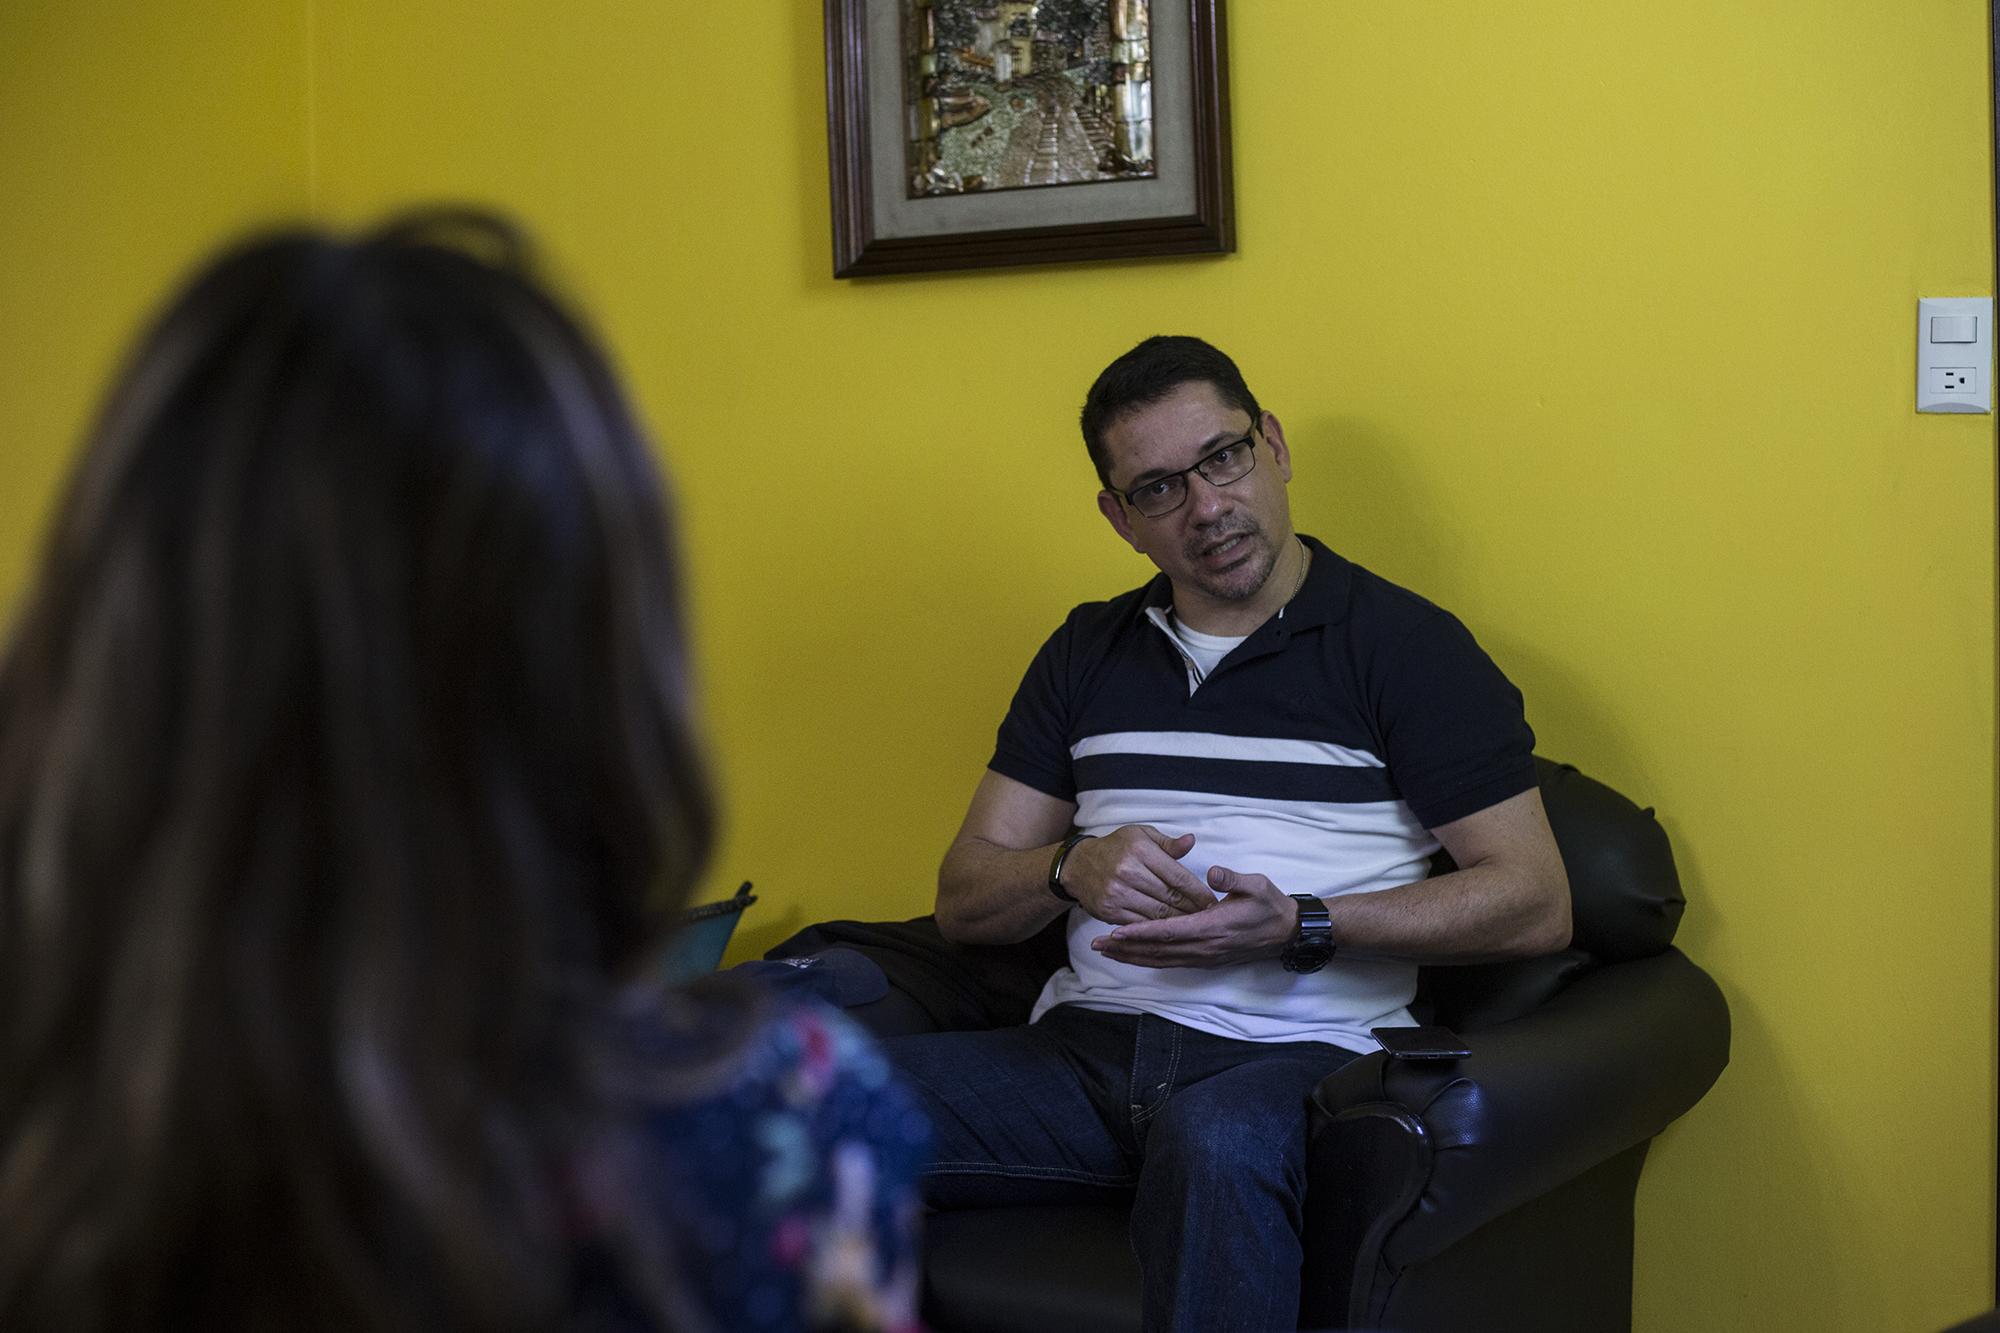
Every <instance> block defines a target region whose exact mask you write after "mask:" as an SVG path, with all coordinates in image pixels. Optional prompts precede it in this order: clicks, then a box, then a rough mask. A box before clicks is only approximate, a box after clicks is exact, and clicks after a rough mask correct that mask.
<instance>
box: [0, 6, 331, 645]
mask: <svg viewBox="0 0 2000 1333" xmlns="http://www.w3.org/2000/svg"><path fill="white" fill-rule="evenodd" d="M305 49H306V12H305V10H304V9H303V8H302V7H301V6H299V5H297V4H284V5H276V4H270V3H261V2H260V0H176V2H175V3H174V4H172V5H164V4H158V3H154V2H153V0H0V614H4V612H5V609H6V608H7V606H8V605H9V604H10V603H11V602H12V601H13V600H14V597H15V594H16V593H17V591H18V589H19V588H20V586H21V584H22V583H23V581H24V580H25V579H26V577H27V571H28V569H29V568H30V567H31V565H32V563H33V560H34V558H35V555H36V550H37V542H38V540H39V537H40V533H41V529H42V524H43V522H44V520H45V518H46V517H47V511H48V507H49V505H50V504H51V502H52V501H53V498H54V495H55V491H56V485H57V482H58V480H59V479H60V477H61V475H62V471H63V469H64V467H65V466H66V464H67V462H68V459H69V455H70V450H71V448H72V447H73V445H74V442H75V440H76V437H77V435H78V433H79V432H80V430H81V429H82V427H83V424H84V422H85V420H86V418H87V417H88V415H89V413H90V412H91V411H92V410H93V409H94V408H95V405H96V398H97V395H98V394H99V392H100V391H101V390H102V389H103V387H104V384H105V381H106V379H107V378H108V376H109V374H110V370H111V367H112V366H113V365H114V364H115V362H116V360H117V358H118V357H119V356H120V355H121V354H122V353H123V352H124V350H125V345H126V343H127V341H128V340H129V339H130V337H131V336H132V333H133V330H134V328H135V326H136V325H137V323H138V321H139V320H140V319H141V317H142V316H143V315H144V314H145V312H146V311H147V310H148V309H149V308H150V307H151V305H152V303H153V302H155V301H156V300H158V299H159V298H160V297H161V295H162V294H163V292H164V290H165V288H166V286H167V284H169V283H170V282H171V281H172V280H173V279H174V277H175V276H176V275H177V274H178V273H179V272H180V271H181V270H182V269H183V268H184V267H185V266H187V265H188V264H189V263H191V262H193V261H194V260H196V259H198V258H199V257H200V256H201V254H202V253H203V252H204V251H205V250H207V249H208V248H209V247H210V246H211V245H213V244H214V243H215V242H216V240H217V238H218V237H220V236H223V235H225V234H228V233H230V232H233V231H235V230H237V229H239V228H241V227H243V226H245V225H247V224H248V223H250V222H252V221H254V220H259V219H264V218H268V217H271V216H273V215H283V214H292V213H300V212H303V211H304V210H305V207H306V173H307V140H306V111H307V103H306V84H305V61H304V53H305Z"/></svg>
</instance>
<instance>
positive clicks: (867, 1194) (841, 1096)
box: [581, 1001, 930, 1333]
mask: <svg viewBox="0 0 2000 1333" xmlns="http://www.w3.org/2000/svg"><path fill="white" fill-rule="evenodd" d="M640 1043H641V1045H642V1047H643V1048H644V1050H645V1051H646V1053H647V1054H648V1055H649V1056H650V1057H652V1058H653V1059H655V1060H658V1061H660V1062H661V1063H662V1064H663V1065H671V1064H672V1063H675V1062H676V1061H678V1062H679V1063H686V1061H687V1059H688V1055H689V1052H688V1051H686V1050H685V1049H682V1048H684V1047H685V1046H686V1045H687V1042H686V1040H685V1039H683V1038H679V1037H676V1036H675V1035H674V1033H673V1032H672V1030H671V1029H670V1028H669V1027H666V1026H660V1027H654V1028H653V1029H652V1030H651V1031H650V1032H646V1033H643V1034H641V1035H640ZM725 1069H726V1079H725V1080H724V1082H723V1083H722V1084H721V1086H717V1087H713V1088H710V1089H709V1090H708V1091H706V1092H704V1093H701V1094H698V1095H695V1096H692V1097H688V1098H684V1099H675V1100H672V1101H664V1102H654V1103H653V1104H650V1105H648V1106H646V1107H644V1109H643V1111H642V1116H641V1127H642V1130H643V1134H642V1139H641V1143H640V1145H639V1151H640V1152H641V1153H642V1154H643V1156H644V1157H645V1158H646V1159H648V1160H646V1162H645V1163H644V1164H643V1166H641V1167H639V1168H638V1170H637V1171H636V1172H630V1171H628V1173H627V1177H626V1179H625V1180H623V1181H622V1182H620V1184H619V1186H618V1187H617V1189H616V1193H617V1194H618V1195H621V1196H622V1197H624V1198H625V1199H627V1200H630V1199H632V1198H633V1197H634V1194H635V1193H644V1194H645V1195H648V1196H651V1201H652V1203H653V1206H654V1208H655V1209H656V1210H657V1211H658V1212H659V1213H660V1214H662V1216H661V1217H660V1218H659V1219H658V1220H659V1223H660V1224H661V1226H662V1227H663V1228H664V1235H665V1236H666V1237H670V1238H671V1239H670V1240H669V1241H668V1242H667V1243H668V1244H669V1246H670V1247H671V1250H672V1253H673V1256H674V1257H673V1260H672V1268H673V1269H674V1272H673V1276H672V1277H671V1279H670V1285H671V1286H672V1287H675V1288H678V1289H679V1291H680V1293H682V1295H683V1297H684V1298H685V1300H686V1303H687V1305H689V1306H692V1307H693V1309H692V1310H691V1311H690V1313H691V1314H692V1315H693V1316H694V1317H693V1319H692V1320H690V1321H689V1322H695V1323H707V1324H708V1325H709V1326H710V1327H712V1328H714V1329H718V1330H729V1331H730V1333H735V1331H736V1330H744V1331H745V1333H761V1331H763V1330H791V1329H802V1330H814V1331H815V1333H819V1331H831V1330H841V1331H843V1333H844V1331H846V1330H857V1331H859V1330H865V1331H867V1333H877V1331H879V1333H916V1330H918V1329H919V1328H920V1325H919V1323H918V1321H917V1315H916V1307H917V1229H918V1225H919V1214H920V1205H919V1203H918V1197H917V1187H916V1182H917V1176H918V1173H919V1172H920V1171H921V1170H922V1169H923V1166H924V1164H925V1162H926V1160H927V1156H928V1152H929V1146H930V1131H929V1126H928V1125H927V1124H926V1122H925V1120H924V1118H923V1114H922V1112H921V1111H919V1110H918V1109H917V1106H916V1103H915V1101H914V1099H912V1098H911V1097H910V1095H909V1094H908V1093H906V1092H905V1091H904V1090H903V1088H902V1087H901V1086H900V1085H899V1084H898V1083H897V1082H896V1080H895V1077H894V1076H893V1075H892V1074H891V1072H890V1069H889V1065H888V1063H887V1061H886V1060H884V1058H883V1057H882V1055H881V1053H880V1052H879V1051H878V1050H877V1049H876V1047H875V1045H874V1043H873V1042H872V1041H871V1040H870V1039H869V1038H868V1037H867V1035H866V1034H864V1033H863V1032H862V1031H861V1030H860V1029H859V1028H857V1027H856V1026H855V1025H854V1024H853V1023H852V1022H850V1021H848V1020H847V1019H845V1018H843V1017H842V1016H841V1015H840V1014H839V1013H837V1012H836V1011H834V1010H832V1009H829V1008H826V1007H825V1006H823V1005H819V1004H817V1003H797V1002H789V1001H788V1002H786V1003H784V1004H782V1005H774V1006H773V1007H772V1008H771V1010H770V1012H769V1013H768V1014H767V1015H766V1017H765V1018H764V1020H763V1021H762V1022H761V1023H759V1025H758V1026H757V1027H756V1028H755V1030H754V1031H753V1032H752V1033H750V1034H749V1036H748V1037H747V1038H746V1039H743V1040H742V1041H741V1043H740V1045H738V1046H737V1047H736V1049H735V1050H734V1051H733V1052H732V1053H731V1054H730V1056H729V1057H728V1059H727V1061H726V1065H725ZM635 1175H636V1176H637V1177H640V1178H643V1179H644V1180H645V1181H646V1182H647V1183H646V1184H645V1185H644V1186H643V1187H640V1188H639V1189H637V1190H635V1180H634V1176H635ZM611 1271H612V1269H611V1268H609V1267H607V1268H604V1269H601V1270H599V1277H600V1278H603V1277H607V1276H608V1275H609V1274H610V1272H611ZM610 1285H611V1286H612V1287H614V1288H618V1289H619V1290H616V1291H607V1290H606V1289H605V1286H604V1285H603V1283H602V1282H601V1281H600V1282H593V1281H591V1280H590V1268H589V1266H588V1265H586V1280H585V1288H584V1295H583V1300H582V1306H583V1308H582V1310H581V1313H582V1315H583V1318H582V1320H581V1322H582V1323H583V1324H584V1325H585V1326H587V1327H591V1328H619V1329H638V1328H651V1327H654V1326H655V1325H656V1324H657V1323H658V1320H657V1319H647V1318H641V1317H639V1316H638V1314H637V1313H636V1306H637V1305H638V1304H639V1302H637V1301H636V1300H635V1299H634V1295H635V1294H634V1293H633V1292H632V1291H631V1290H630V1288H631V1285H632V1283H631V1282H630V1281H629V1280H624V1281H621V1280H619V1279H616V1278H611V1279H610ZM607 1298H609V1299H607Z"/></svg>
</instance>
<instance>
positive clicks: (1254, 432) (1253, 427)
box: [1111, 420, 1263, 518]
mask: <svg viewBox="0 0 2000 1333" xmlns="http://www.w3.org/2000/svg"><path fill="white" fill-rule="evenodd" d="M1262 434H1263V423H1261V422H1259V421H1256V420H1252V421H1251V423H1250V429H1249V430H1247V431H1245V432H1244V433H1243V434H1241V435H1239V436H1237V437H1236V438H1235V439H1233V440H1230V441H1228V442H1227V443H1224V444H1218V445H1216V446H1215V448H1213V449H1211V450H1209V451H1208V452H1207V453H1205V454H1203V455H1202V456H1201V457H1200V458H1197V459H1195V461H1194V462H1193V464H1192V465H1190V466H1188V467H1184V468H1182V469H1181V470H1180V471H1178V472H1167V473H1163V474H1162V475H1160V476H1157V477H1153V478H1151V479H1149V480H1147V481H1142V482H1140V483H1139V484H1138V485H1137V486H1134V487H1133V488H1132V489H1131V490H1129V491H1120V490H1113V491H1112V492H1111V493H1112V494H1113V495H1115V496H1117V497H1118V498H1119V499H1120V500H1123V501H1124V502H1125V504H1126V505H1127V506H1128V507H1130V508H1131V509H1133V510H1135V511H1136V512H1137V513H1138V514H1139V515H1140V516H1141V517H1144V518H1165V517H1166V516H1167V515H1168V514H1171V513H1173V512H1174V511H1175V510H1176V509H1179V508H1180V507H1181V506H1182V505H1184V504H1186V503H1187V498H1188V485H1187V483H1186V482H1185V481H1183V482H1181V498H1180V499H1178V500H1176V501H1174V502H1173V503H1172V504H1170V505H1168V506H1167V507H1166V508H1165V509H1162V510H1160V511H1159V512H1158V513H1148V512H1147V511H1146V510H1145V509H1144V508H1142V507H1141V506H1140V504H1139V502H1138V501H1137V500H1136V499H1134V498H1133V497H1134V496H1136V495H1137V494H1138V493H1139V492H1140V491H1143V490H1146V489H1148V488H1149V487H1153V486H1157V485H1159V484H1160V483H1161V482H1163V481H1173V480H1175V479H1177V478H1182V477H1186V476H1187V475H1188V474H1189V473H1190V472H1197V473H1200V474H1201V479H1202V480H1203V481H1205V482H1207V483H1208V484H1209V485H1211V486H1234V485H1235V484H1236V483H1237V482H1239V481H1241V480H1243V479H1244V478H1245V477H1247V476H1249V475H1250V474H1251V473H1252V472H1255V471H1256V470H1257V439H1258V437H1259V436H1260V435H1262ZM1244 445H1248V446H1249V449H1248V452H1247V455H1246V456H1247V457H1248V458H1249V459H1250V466H1248V467H1246V468H1244V469H1243V470H1242V471H1241V472H1239V473H1237V474H1236V475H1235V476H1233V477H1231V478H1230V479H1229V480H1227V481H1217V480H1216V479H1215V478H1213V477H1211V476H1209V475H1208V472H1207V470H1206V469H1207V468H1208V466H1209V464H1211V463H1213V462H1214V461H1215V458H1216V455H1217V454H1226V453H1228V452H1229V451H1230V450H1231V449H1236V448H1240V447H1242V446H1244Z"/></svg>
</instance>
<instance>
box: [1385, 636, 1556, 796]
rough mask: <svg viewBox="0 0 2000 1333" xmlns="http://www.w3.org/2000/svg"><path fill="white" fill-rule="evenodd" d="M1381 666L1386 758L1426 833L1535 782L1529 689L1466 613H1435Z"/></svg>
mask: <svg viewBox="0 0 2000 1333" xmlns="http://www.w3.org/2000/svg"><path fill="white" fill-rule="evenodd" d="M1377 668H1378V672H1379V674H1378V676H1377V686H1376V690H1375V691H1374V692H1375V694H1376V700H1377V714H1376V716H1377V719H1378V725H1379V726H1380V728H1381V736H1382V741H1383V745H1384V747H1385V749H1386V750H1387V753H1386V754H1385V755H1384V756H1383V758H1384V760H1385V761H1386V762H1387V763H1388V765H1389V772H1390V773H1391V775H1393V777H1394V778H1395V781H1396V786H1397V788H1398V789H1399V790H1400V791H1401V792H1402V795H1403V800H1404V801H1405V802H1407V803H1408V804H1409V807H1410V809H1411V811H1413V812H1414V813H1415V814H1416V816H1417V818H1418V819H1419V820H1421V821H1422V822H1423V825H1424V827H1425V828H1430V829H1434V828H1437V827H1438V826H1439V825H1441V824H1449V823H1451V822H1452V821H1453V820H1455V819H1463V818H1464V817H1465V816H1467V815H1471V814H1477V813H1478V812H1479V811H1481V810H1484V809H1486V808H1487V807H1488V806H1492V805H1497V804H1499V803H1500V802H1501V801H1504V800H1506V799H1507V798H1508V797H1510V796H1518V795H1519V794H1520V793H1522V792H1524V791H1527V790H1528V789H1529V788H1531V787H1533V786H1534V785H1535V782H1536V778H1535V759H1534V753H1535V733H1534V732H1533V731H1532V730H1531V729H1530V728H1529V726H1528V720H1527V717H1526V716H1525V715H1524V714H1523V712H1522V706H1521V692H1520V691H1519V690H1517V689H1515V688H1514V683H1513V682H1512V681H1510V680H1508V679H1507V677H1506V675H1505V674H1503V673H1502V672H1501V670H1500V668H1499V667H1498V666H1495V665H1494V663H1493V659H1492V658H1490V657H1488V656H1487V655H1486V650H1485V649H1483V648H1481V647H1480V646H1479V643H1478V641H1477V640H1475V639H1474V638H1473V637H1472V631H1470V630H1468V629H1467V628H1466V627H1465V626H1464V625H1463V624H1462V623H1460V622H1459V620H1458V618H1457V617H1456V616H1454V615H1452V614H1451V613H1450V612H1447V611H1442V610H1434V611H1433V613H1432V614H1430V615H1428V616H1426V617H1425V618H1424V619H1423V620H1421V621H1419V622H1418V623H1417V624H1416V625H1415V626H1414V627H1412V628H1411V629H1410V631H1409V632H1408V633H1407V634H1405V635H1404V636H1403V638H1402V639H1401V641H1400V642H1398V643H1397V644H1396V645H1394V647H1392V648H1391V649H1390V650H1389V651H1388V652H1387V653H1386V654H1385V655H1384V657H1383V659H1382V660H1381V661H1379V662H1378V664H1377Z"/></svg>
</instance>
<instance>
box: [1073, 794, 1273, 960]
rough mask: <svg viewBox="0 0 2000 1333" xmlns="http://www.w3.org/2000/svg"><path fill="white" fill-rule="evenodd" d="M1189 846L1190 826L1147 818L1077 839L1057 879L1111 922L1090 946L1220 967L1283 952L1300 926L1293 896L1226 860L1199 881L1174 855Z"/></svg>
mask: <svg viewBox="0 0 2000 1333" xmlns="http://www.w3.org/2000/svg"><path fill="white" fill-rule="evenodd" d="M1193 849H1194V834H1192V833H1183V834H1181V835H1180V836H1179V837H1177V838H1169V837H1168V836H1167V835H1166V834H1164V833H1162V832H1160V831H1159V830H1158V829H1156V828H1154V827H1152V826H1151V825H1150V824H1127V825H1126V826H1125V827H1123V828H1121V829H1118V830H1116V831H1114V832H1111V833H1107V834H1105V835H1104V836H1103V837H1101V838H1091V839H1088V840H1086V841H1084V842H1080V843H1078V844H1077V845H1076V848H1075V849H1074V850H1073V851H1071V852H1070V854H1069V859H1068V860H1067V861H1065V862H1064V863H1063V887H1064V888H1065V889H1067V890H1068V891H1069V892H1070V893H1071V894H1073V895H1074V896H1075V898H1076V900H1077V903H1078V905H1079V906H1081V907H1082V908H1083V910H1084V911H1086V912H1088V913H1090V914H1091V915H1092V916H1094V917H1096V918H1097V919H1098V920H1099V921H1103V922H1106V923H1107V924H1109V925H1111V926H1113V927H1115V929H1113V930H1111V931H1110V932H1109V933H1107V934H1104V935H1100V936H1098V937H1097V938H1096V939H1094V940H1092V941H1091V942H1090V947H1091V948H1093V949H1095V950H1097V951H1098V952H1099V953H1101V954H1103V955H1104V956H1105V957H1106V958H1111V959H1114V960H1116V961H1118V962H1121V963H1132V964H1135V965H1137V966H1139V967H1220V966H1223V965H1225V964H1229V963H1248V962H1255V961H1257V960H1260V959H1268V958H1276V957H1277V956H1278V955H1279V954H1280V953H1281V952H1283V950H1284V947H1285V945H1286V943H1287V942H1288V941H1290V940H1291V938H1292V937H1293V935H1294V934H1296V933H1297V931H1298V922H1299V906H1298V904H1297V903H1295V902H1293V901H1292V900H1291V898H1289V897H1287V896H1286V894H1285V892H1284V890H1282V889H1280V888H1279V887H1278V886H1277V885H1275V884H1273V883H1272V882H1271V881H1270V880H1269V879H1267V878H1266V877H1264V876H1263V875H1246V874H1241V873H1239V872H1237V871H1234V870H1229V869H1227V868H1225V867H1223V866H1211V867H1209V871H1208V883H1207V884H1203V883H1202V882H1201V880H1200V878H1198V877H1197V876H1196V875H1195V873H1194V872H1193V871H1192V870H1189V869H1188V868H1187V867H1186V866H1184V865H1182V864H1181V858H1182V857H1184V856H1186V855H1187V854H1188V853H1189V852H1190V851H1192V850H1193ZM1211 889H1213V890H1214V892H1213V893H1212V892H1210V890H1211ZM1217 893H1219V894H1221V895H1222V897H1220V898H1217V897H1216V896H1215V894H1217Z"/></svg>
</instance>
